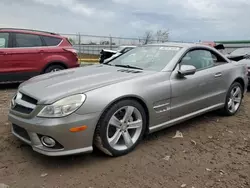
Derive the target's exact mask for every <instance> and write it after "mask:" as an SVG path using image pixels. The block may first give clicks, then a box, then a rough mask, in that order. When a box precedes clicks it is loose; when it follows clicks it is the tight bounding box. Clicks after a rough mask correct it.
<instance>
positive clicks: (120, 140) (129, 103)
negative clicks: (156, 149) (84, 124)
mask: <svg viewBox="0 0 250 188" xmlns="http://www.w3.org/2000/svg"><path fill="white" fill-rule="evenodd" d="M126 112H127V113H126ZM131 112H132V115H131V116H129V115H128V114H130V113H131ZM125 114H127V115H128V116H125ZM114 116H115V117H114ZM126 117H127V118H126ZM122 120H125V121H124V123H121V122H122ZM146 120H147V118H146V113H145V110H144V109H143V107H142V105H141V104H140V103H138V102H137V101H135V100H122V101H119V102H117V103H115V104H114V105H112V106H111V107H109V108H108V109H107V110H106V111H105V112H104V113H103V115H102V116H101V118H100V120H99V122H98V124H97V127H96V131H95V136H94V145H95V146H96V147H97V148H98V149H99V150H101V151H102V152H104V153H105V154H107V155H110V156H113V157H118V156H122V155H125V154H127V153H129V152H131V151H132V150H133V149H134V148H135V147H136V146H137V145H138V144H139V142H140V141H141V140H142V138H143V135H144V133H145V129H146ZM111 121H112V122H114V123H113V125H112V123H111ZM127 121H128V122H127ZM126 122H127V123H126ZM115 124H116V125H115ZM132 126H134V128H132ZM115 135H116V136H115Z"/></svg>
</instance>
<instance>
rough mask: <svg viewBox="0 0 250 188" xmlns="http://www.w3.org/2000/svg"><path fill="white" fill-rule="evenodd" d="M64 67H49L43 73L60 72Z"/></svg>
mask: <svg viewBox="0 0 250 188" xmlns="http://www.w3.org/2000/svg"><path fill="white" fill-rule="evenodd" d="M64 69H65V67H63V66H62V65H50V66H49V67H47V68H46V69H45V71H44V73H49V72H57V71H60V70H64Z"/></svg>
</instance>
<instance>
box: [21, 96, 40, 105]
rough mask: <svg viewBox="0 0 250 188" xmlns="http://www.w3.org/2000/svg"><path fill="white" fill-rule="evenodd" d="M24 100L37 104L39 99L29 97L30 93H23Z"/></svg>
mask: <svg viewBox="0 0 250 188" xmlns="http://www.w3.org/2000/svg"><path fill="white" fill-rule="evenodd" d="M22 100H24V101H26V102H28V103H31V104H37V100H36V99H34V98H32V97H29V96H28V95H25V94H22Z"/></svg>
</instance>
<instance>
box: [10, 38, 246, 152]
mask: <svg viewBox="0 0 250 188" xmlns="http://www.w3.org/2000/svg"><path fill="white" fill-rule="evenodd" d="M247 74H248V69H247V67H246V65H245V64H244V63H237V62H234V61H231V60H229V59H228V58H227V57H225V56H224V55H222V54H221V53H220V52H218V51H217V50H216V49H214V48H212V47H209V46H205V45H201V44H189V43H164V44H150V45H145V46H141V47H137V48H135V49H133V50H131V51H129V52H127V53H126V54H124V55H123V56H121V57H119V58H117V59H114V60H112V61H111V62H109V63H108V64H97V65H92V66H87V67H82V68H75V69H69V70H64V71H59V72H55V73H48V74H44V75H41V76H37V77H34V78H32V79H30V80H28V81H26V82H24V83H22V84H21V85H20V86H19V88H18V91H17V93H16V95H15V96H14V97H13V99H12V101H11V109H10V111H9V120H10V122H11V125H12V133H13V134H14V135H15V136H16V137H18V138H19V139H21V140H22V141H24V142H26V143H27V144H29V145H31V146H32V148H33V150H34V151H36V152H39V153H41V154H44V155H49V156H62V155H71V154H78V153H87V152H91V151H92V150H93V148H94V147H96V148H98V149H100V150H101V151H103V152H104V153H106V154H108V155H110V156H121V155H124V154H127V153H129V152H131V151H132V150H133V149H134V148H135V147H136V146H137V145H138V144H139V142H140V141H141V140H142V138H143V136H144V135H145V134H149V133H152V132H155V131H158V130H161V129H164V128H166V127H169V126H172V125H175V124H177V123H180V122H182V121H185V120H188V119H190V118H193V117H195V116H198V115H201V114H203V113H206V112H209V111H214V110H219V111H221V112H223V113H224V114H225V115H228V116H231V115H234V114H235V113H236V112H237V111H238V110H239V108H240V105H241V102H242V98H243V96H244V94H245V92H246V90H247V85H248V77H247Z"/></svg>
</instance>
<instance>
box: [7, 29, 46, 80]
mask: <svg viewBox="0 0 250 188" xmlns="http://www.w3.org/2000/svg"><path fill="white" fill-rule="evenodd" d="M13 38H14V48H13V49H12V61H11V64H12V66H13V67H14V69H13V70H14V71H16V72H20V73H23V74H25V75H26V76H27V77H29V76H32V75H36V74H38V73H39V71H40V70H39V64H40V61H41V59H42V53H40V50H41V48H42V47H43V45H44V44H43V42H42V39H41V37H40V36H39V35H35V34H27V33H18V32H16V33H13ZM25 75H24V76H25Z"/></svg>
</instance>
